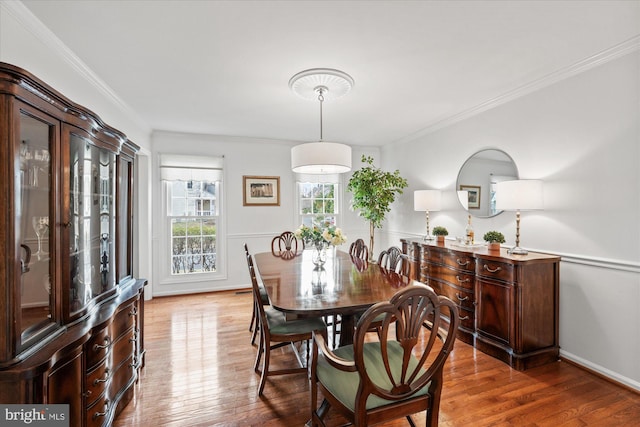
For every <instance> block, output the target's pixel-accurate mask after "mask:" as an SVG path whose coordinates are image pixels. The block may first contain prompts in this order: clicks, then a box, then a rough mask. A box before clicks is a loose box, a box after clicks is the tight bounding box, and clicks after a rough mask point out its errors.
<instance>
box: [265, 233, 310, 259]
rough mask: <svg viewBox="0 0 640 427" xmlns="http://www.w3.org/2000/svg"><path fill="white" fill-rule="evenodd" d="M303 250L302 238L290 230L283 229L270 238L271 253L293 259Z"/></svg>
mask: <svg viewBox="0 0 640 427" xmlns="http://www.w3.org/2000/svg"><path fill="white" fill-rule="evenodd" d="M303 250H304V240H301V239H298V238H297V237H296V235H295V234H294V233H293V232H292V231H285V232H283V233H281V234H279V235H277V236H276V237H274V238H273V239H272V240H271V253H272V254H273V255H275V256H279V257H281V258H284V259H293V258H295V257H296V256H298V255H300V254H301V253H302V251H303Z"/></svg>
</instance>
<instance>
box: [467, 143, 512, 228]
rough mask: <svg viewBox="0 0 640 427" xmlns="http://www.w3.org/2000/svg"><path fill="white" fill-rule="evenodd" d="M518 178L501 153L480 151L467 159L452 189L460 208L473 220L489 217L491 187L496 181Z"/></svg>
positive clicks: (493, 210) (491, 213) (492, 209)
mask: <svg viewBox="0 0 640 427" xmlns="http://www.w3.org/2000/svg"><path fill="white" fill-rule="evenodd" d="M513 179H518V168H517V167H516V164H515V162H514V161H513V159H512V158H511V157H510V156H509V155H508V154H507V153H505V152H504V151H502V150H496V149H487V150H481V151H478V152H477V153H475V154H474V155H473V156H471V157H469V158H468V159H467V161H466V162H464V164H463V165H462V167H461V168H460V172H458V179H457V180H456V190H458V198H459V200H460V203H461V204H462V206H463V207H464V208H465V209H466V210H467V211H468V212H469V213H470V214H471V215H473V216H475V217H477V218H489V217H492V216H495V215H498V214H499V213H500V212H502V211H498V210H496V208H495V207H496V201H495V186H496V183H498V182H500V181H510V180H513Z"/></svg>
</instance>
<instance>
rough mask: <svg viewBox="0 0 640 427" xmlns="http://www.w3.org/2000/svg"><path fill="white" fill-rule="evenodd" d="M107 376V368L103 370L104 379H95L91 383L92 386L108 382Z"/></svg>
mask: <svg viewBox="0 0 640 427" xmlns="http://www.w3.org/2000/svg"><path fill="white" fill-rule="evenodd" d="M109 374H110V372H109V368H107V369H105V370H104V378H96V379H95V380H94V381H93V385H98V384H100V383H106V382H107V381H109Z"/></svg>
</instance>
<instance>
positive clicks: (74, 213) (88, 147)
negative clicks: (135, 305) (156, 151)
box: [66, 131, 116, 316]
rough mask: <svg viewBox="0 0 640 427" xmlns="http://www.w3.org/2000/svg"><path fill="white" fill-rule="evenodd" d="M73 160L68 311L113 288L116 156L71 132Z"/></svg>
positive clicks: (70, 184) (71, 163)
mask: <svg viewBox="0 0 640 427" xmlns="http://www.w3.org/2000/svg"><path fill="white" fill-rule="evenodd" d="M68 155H69V176H68V185H69V189H68V190H69V193H68V194H69V212H68V215H69V218H68V222H67V227H66V228H67V229H68V235H67V236H66V237H67V238H68V243H69V256H70V264H69V267H68V268H69V275H68V277H69V280H70V284H69V285H70V292H69V308H70V310H69V312H70V315H71V316H73V315H74V313H78V312H80V311H81V310H83V309H84V308H85V307H86V306H87V305H88V304H89V303H90V302H91V301H92V300H94V299H95V298H96V297H98V296H100V295H105V294H107V293H109V291H111V290H114V289H115V284H116V280H115V259H116V258H115V250H116V248H115V242H116V240H115V234H116V222H115V211H114V209H115V185H114V177H115V170H116V156H115V154H114V153H112V152H111V151H109V150H107V149H104V148H100V147H98V146H96V145H93V144H92V140H91V139H90V138H89V137H88V136H86V135H83V133H82V132H81V131H78V132H77V133H73V132H72V133H71V134H70V137H69V145H68Z"/></svg>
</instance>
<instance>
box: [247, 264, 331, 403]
mask: <svg viewBox="0 0 640 427" xmlns="http://www.w3.org/2000/svg"><path fill="white" fill-rule="evenodd" d="M247 260H248V264H249V274H250V275H251V284H252V288H253V294H254V296H255V300H258V299H259V293H260V288H259V285H258V279H257V277H256V273H255V267H254V265H253V259H252V257H251V256H249V257H248V258H247ZM255 306H256V308H257V312H258V317H257V319H258V320H257V321H258V324H259V325H260V341H259V344H258V353H257V354H256V361H255V363H254V365H253V369H254V371H256V372H257V373H259V374H260V385H259V386H258V396H262V392H263V391H264V386H265V383H266V380H267V377H270V376H274V375H287V374H296V373H307V371H308V366H309V353H310V351H309V345H308V344H309V341H310V340H311V339H312V336H313V334H314V333H315V334H317V335H318V336H322V337H324V339H325V340H326V339H327V326H326V325H325V323H324V321H323V320H322V319H320V318H317V317H306V318H300V319H295V320H287V319H285V316H284V314H283V313H282V312H281V311H278V310H276V309H274V308H272V307H271V306H269V305H263V304H259V303H256V304H255ZM302 341H305V342H306V344H307V351H306V364H305V363H302V360H301V358H300V355H299V353H298V351H297V349H296V348H295V346H294V343H296V342H302ZM288 344H291V345H292V348H293V351H294V353H295V356H296V358H297V359H298V363H299V364H300V367H295V368H282V369H276V370H270V369H269V363H270V361H271V350H274V349H276V348H280V347H283V346H285V345H288ZM263 356H264V357H263ZM261 359H262V367H261V368H260V367H259V365H260V360H261Z"/></svg>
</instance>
